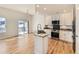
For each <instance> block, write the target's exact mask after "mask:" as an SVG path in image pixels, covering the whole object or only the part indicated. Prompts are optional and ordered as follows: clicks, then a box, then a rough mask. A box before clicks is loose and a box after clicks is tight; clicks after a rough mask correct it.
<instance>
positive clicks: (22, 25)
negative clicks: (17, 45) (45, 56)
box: [18, 21, 28, 35]
mask: <svg viewBox="0 0 79 59" xmlns="http://www.w3.org/2000/svg"><path fill="white" fill-rule="evenodd" d="M25 33H28V22H25V21H18V34H19V35H20V34H25Z"/></svg>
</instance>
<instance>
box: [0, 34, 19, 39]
mask: <svg viewBox="0 0 79 59" xmlns="http://www.w3.org/2000/svg"><path fill="white" fill-rule="evenodd" d="M14 37H18V35H15V36H10V37H6V38H3V39H0V40H5V39H10V38H14Z"/></svg>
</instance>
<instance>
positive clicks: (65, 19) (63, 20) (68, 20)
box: [60, 12, 73, 25]
mask: <svg viewBox="0 0 79 59" xmlns="http://www.w3.org/2000/svg"><path fill="white" fill-rule="evenodd" d="M72 20H73V13H72V12H69V13H63V14H60V25H72Z"/></svg>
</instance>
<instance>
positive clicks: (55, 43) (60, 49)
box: [48, 39, 73, 54]
mask: <svg viewBox="0 0 79 59" xmlns="http://www.w3.org/2000/svg"><path fill="white" fill-rule="evenodd" d="M48 46H49V47H48V54H73V47H72V44H71V43H67V42H63V41H60V40H54V39H49V45H48Z"/></svg>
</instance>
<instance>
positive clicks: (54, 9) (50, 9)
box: [37, 4, 73, 14]
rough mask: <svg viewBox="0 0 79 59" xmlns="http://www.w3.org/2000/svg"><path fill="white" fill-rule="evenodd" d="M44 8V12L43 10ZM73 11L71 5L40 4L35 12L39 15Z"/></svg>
mask: <svg viewBox="0 0 79 59" xmlns="http://www.w3.org/2000/svg"><path fill="white" fill-rule="evenodd" d="M44 8H46V10H44ZM72 9H73V5H72V4H40V5H39V7H37V11H38V12H41V13H48V14H55V13H63V12H70V11H71V10H72Z"/></svg>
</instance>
